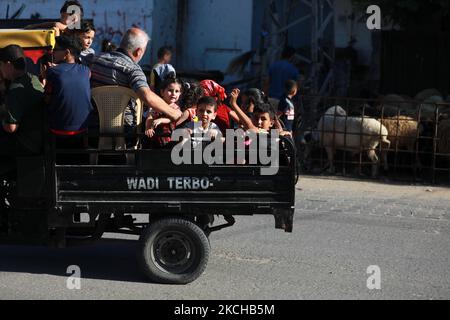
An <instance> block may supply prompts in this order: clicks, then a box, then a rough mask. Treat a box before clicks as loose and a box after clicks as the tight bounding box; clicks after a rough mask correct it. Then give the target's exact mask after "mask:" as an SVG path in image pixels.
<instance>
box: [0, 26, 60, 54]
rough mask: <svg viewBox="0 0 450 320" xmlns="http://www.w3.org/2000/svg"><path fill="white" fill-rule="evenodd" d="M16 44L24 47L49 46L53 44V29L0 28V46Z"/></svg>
mask: <svg viewBox="0 0 450 320" xmlns="http://www.w3.org/2000/svg"><path fill="white" fill-rule="evenodd" d="M11 44H16V45H19V46H21V47H22V48H24V49H28V48H30V49H31V48H33V49H38V48H41V49H42V48H49V47H52V48H53V47H54V46H55V31H53V30H22V29H0V48H4V47H6V46H9V45H11Z"/></svg>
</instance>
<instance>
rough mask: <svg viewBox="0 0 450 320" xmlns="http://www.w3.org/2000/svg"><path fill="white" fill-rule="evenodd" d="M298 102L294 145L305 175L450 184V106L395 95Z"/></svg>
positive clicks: (429, 100) (324, 98) (325, 98)
mask: <svg viewBox="0 0 450 320" xmlns="http://www.w3.org/2000/svg"><path fill="white" fill-rule="evenodd" d="M300 100H301V101H300V105H301V106H302V110H301V112H300V113H301V114H302V117H301V119H299V121H300V123H299V125H298V126H299V130H298V132H297V137H298V138H301V137H302V136H303V137H304V138H305V139H297V141H298V143H297V144H298V147H299V149H300V150H299V161H300V164H301V168H302V173H303V174H322V173H325V172H328V173H332V174H334V173H336V174H339V175H344V176H370V175H372V176H373V177H374V178H375V177H376V178H388V179H394V180H400V181H407V182H424V183H433V184H444V185H450V104H448V103H437V102H432V100H433V99H432V98H428V99H425V101H418V100H405V99H402V98H401V97H398V96H394V95H393V96H387V97H385V99H383V100H367V99H355V98H338V97H320V96H304V97H301V98H300ZM337 106H339V107H337ZM330 108H331V109H330ZM386 140H388V141H389V143H383V142H385V141H386ZM300 141H301V142H300ZM329 160H331V161H329ZM370 168H372V169H375V170H372V172H371V171H370ZM330 169H331V170H330Z"/></svg>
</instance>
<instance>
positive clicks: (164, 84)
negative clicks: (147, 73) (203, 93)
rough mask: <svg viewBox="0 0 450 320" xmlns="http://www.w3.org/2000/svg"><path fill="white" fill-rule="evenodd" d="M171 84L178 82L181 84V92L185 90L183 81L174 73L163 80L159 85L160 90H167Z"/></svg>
mask: <svg viewBox="0 0 450 320" xmlns="http://www.w3.org/2000/svg"><path fill="white" fill-rule="evenodd" d="M171 84H178V85H180V87H181V92H183V81H181V80H180V79H177V78H175V77H173V75H172V76H169V77H167V78H166V80H164V81H163V82H161V84H160V85H159V90H166V89H167V88H168V87H169V86H170V85H171Z"/></svg>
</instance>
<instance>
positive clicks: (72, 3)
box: [59, 0, 84, 18]
mask: <svg viewBox="0 0 450 320" xmlns="http://www.w3.org/2000/svg"><path fill="white" fill-rule="evenodd" d="M71 6H77V7H79V8H80V11H81V17H80V18H82V17H83V16H84V9H83V6H82V5H81V3H80V1H78V0H69V1H66V2H64V4H63V6H62V7H61V10H60V11H59V13H61V14H63V13H69V12H68V10H69V7H71ZM69 14H70V15H72V14H71V13H69Z"/></svg>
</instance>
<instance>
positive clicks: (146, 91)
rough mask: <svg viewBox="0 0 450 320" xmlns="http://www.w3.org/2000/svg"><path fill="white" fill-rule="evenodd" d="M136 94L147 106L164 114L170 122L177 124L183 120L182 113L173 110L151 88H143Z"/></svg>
mask: <svg viewBox="0 0 450 320" xmlns="http://www.w3.org/2000/svg"><path fill="white" fill-rule="evenodd" d="M136 94H137V96H138V97H139V99H141V100H142V101H143V102H144V103H145V104H146V105H147V106H149V107H150V108H152V109H153V110H155V111H156V112H160V113H164V114H165V115H166V116H167V117H168V118H169V119H170V120H172V121H174V122H175V121H178V119H180V118H181V115H182V113H181V111H180V110H175V109H173V108H171V107H170V106H169V105H168V104H167V103H165V102H164V100H163V99H161V98H160V97H159V96H158V95H156V94H155V93H154V92H153V91H151V90H150V88H148V87H141V88H139V89H138V90H137V91H136Z"/></svg>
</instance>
